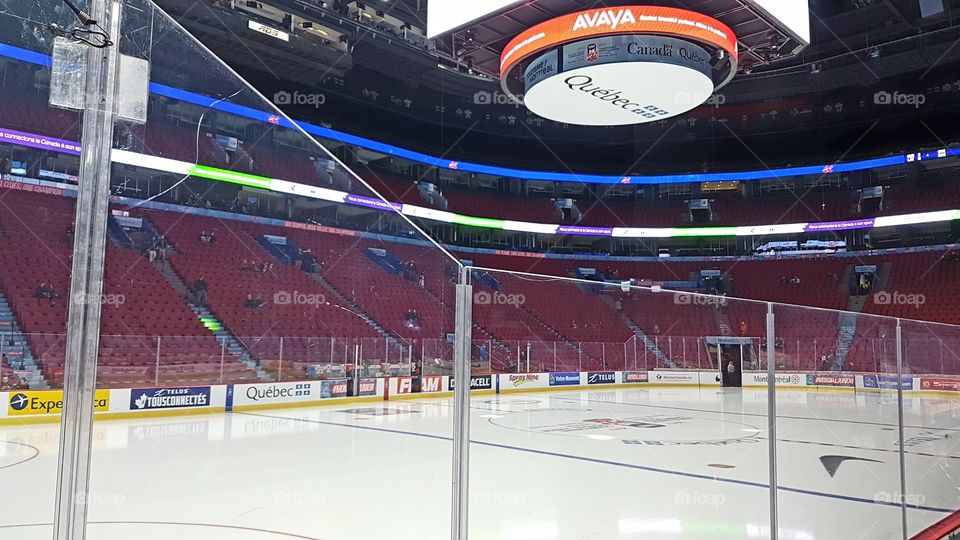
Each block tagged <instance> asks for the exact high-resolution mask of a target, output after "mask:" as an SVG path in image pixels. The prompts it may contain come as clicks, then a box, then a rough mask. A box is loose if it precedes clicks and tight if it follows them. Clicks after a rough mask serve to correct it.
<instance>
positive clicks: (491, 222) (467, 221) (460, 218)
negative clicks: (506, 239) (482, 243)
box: [453, 214, 505, 230]
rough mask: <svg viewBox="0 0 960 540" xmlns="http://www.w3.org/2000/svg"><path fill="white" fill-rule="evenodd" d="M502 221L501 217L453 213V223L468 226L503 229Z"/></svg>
mask: <svg viewBox="0 0 960 540" xmlns="http://www.w3.org/2000/svg"><path fill="white" fill-rule="evenodd" d="M504 221H505V220H502V219H492V218H483V217H475V216H465V215H463V214H454V215H453V223H454V224H455V225H467V226H469V227H481V228H484V229H500V230H503V224H504Z"/></svg>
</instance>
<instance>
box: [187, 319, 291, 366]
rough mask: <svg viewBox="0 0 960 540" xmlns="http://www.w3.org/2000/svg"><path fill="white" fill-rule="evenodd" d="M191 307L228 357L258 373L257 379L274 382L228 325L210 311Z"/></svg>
mask: <svg viewBox="0 0 960 540" xmlns="http://www.w3.org/2000/svg"><path fill="white" fill-rule="evenodd" d="M188 303H189V302H188ZM189 305H190V310H191V311H193V312H194V313H195V314H196V315H197V319H199V320H200V322H202V323H203V325H204V326H205V327H206V328H207V330H210V331H211V332H212V333H213V335H214V336H215V337H216V338H217V341H218V342H219V343H221V345H222V346H223V347H224V348H225V349H226V353H227V354H228V355H230V356H231V357H233V358H236V359H237V361H238V362H240V363H242V364H244V365H245V366H247V368H249V369H251V370H253V371H254V372H256V374H257V379H260V380H261V381H265V382H270V381H273V377H272V376H271V375H269V374H268V373H267V372H266V371H265V370H264V369H263V368H262V367H261V366H260V363H259V362H257V361H256V360H255V359H254V358H253V355H251V354H250V351H249V350H247V347H246V345H244V343H243V342H242V341H241V340H240V339H239V338H237V337H236V336H235V335H233V332H231V331H230V330H229V329H228V328H227V327H226V325H224V324H223V323H222V322H221V321H220V320H218V319H217V317H216V316H215V315H214V314H213V313H212V312H211V311H210V310H209V309H207V308H205V307H203V306H198V305H196V304H193V303H189Z"/></svg>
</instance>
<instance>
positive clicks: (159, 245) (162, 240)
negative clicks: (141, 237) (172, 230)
mask: <svg viewBox="0 0 960 540" xmlns="http://www.w3.org/2000/svg"><path fill="white" fill-rule="evenodd" d="M169 246H170V244H168V243H167V238H166V237H165V236H164V235H162V234H161V235H158V236H157V237H156V238H155V239H154V241H153V249H154V250H155V252H156V257H157V259H159V260H161V261H165V260H167V249H168V248H169ZM151 262H152V261H151Z"/></svg>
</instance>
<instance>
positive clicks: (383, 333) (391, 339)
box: [307, 272, 403, 349]
mask: <svg viewBox="0 0 960 540" xmlns="http://www.w3.org/2000/svg"><path fill="white" fill-rule="evenodd" d="M307 275H308V276H310V279H312V280H314V281H316V282H317V283H319V284H320V286H322V287H323V288H325V289H327V290H328V291H330V292H331V293H333V296H334V297H335V298H336V299H337V302H338V303H339V304H340V305H342V306H348V307H349V308H350V311H352V312H353V313H354V314H356V315H357V316H358V317H360V319H361V320H363V322H365V323H367V325H368V326H370V328H373V329H374V330H376V332H377V333H378V334H380V337H382V338H384V339H386V340H387V343H389V344H390V345H391V346H394V347H398V348H401V349H402V348H403V345H402V344H401V343H400V340H399V339H397V336H395V335H393V334H391V333H390V332H389V331H388V330H387V329H386V328H384V327H383V325H381V324H380V323H378V322H377V321H375V320H373V317H371V316H370V315H368V314H367V312H365V311H363V310H362V309H361V308H360V306H358V305H357V304H356V303H355V302H353V301H352V300H350V299H349V298H347V297H346V295H344V294H343V293H342V292H341V291H340V289H338V288H336V287H335V286H334V285H333V283H330V282H329V281H327V280H326V279H324V278H323V276H321V275H320V274H317V273H314V272H307Z"/></svg>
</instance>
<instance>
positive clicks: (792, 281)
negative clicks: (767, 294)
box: [790, 276, 800, 285]
mask: <svg viewBox="0 0 960 540" xmlns="http://www.w3.org/2000/svg"><path fill="white" fill-rule="evenodd" d="M790 284H791V285H799V284H800V277H799V276H793V277H792V278H790Z"/></svg>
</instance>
